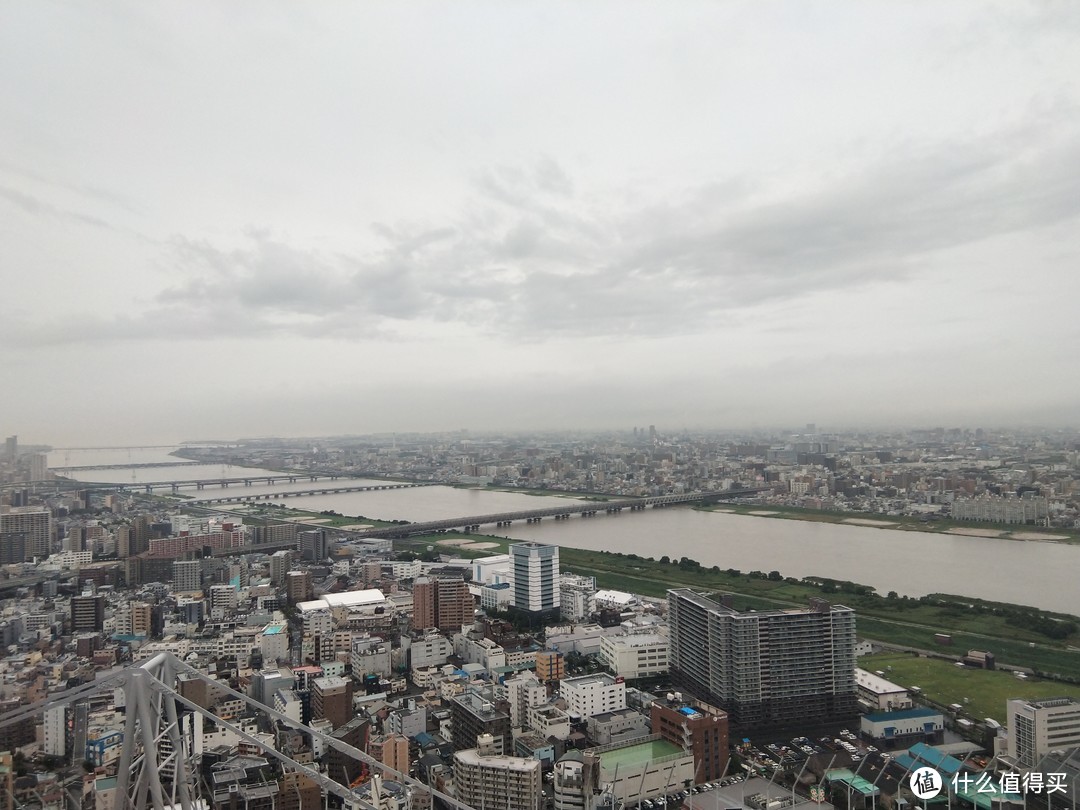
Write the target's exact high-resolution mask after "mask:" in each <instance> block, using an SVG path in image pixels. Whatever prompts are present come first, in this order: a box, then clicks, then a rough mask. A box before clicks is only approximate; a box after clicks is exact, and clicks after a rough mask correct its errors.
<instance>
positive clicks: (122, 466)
mask: <svg viewBox="0 0 1080 810" xmlns="http://www.w3.org/2000/svg"><path fill="white" fill-rule="evenodd" d="M198 464H206V462H204V461H185V460H183V459H178V460H177V461H147V462H143V463H142V464H83V465H81V466H72V467H50V468H49V469H50V470H52V471H53V472H58V473H69V472H87V471H89V470H143V469H147V468H150V467H190V466H192V465H198Z"/></svg>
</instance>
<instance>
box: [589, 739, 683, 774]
mask: <svg viewBox="0 0 1080 810" xmlns="http://www.w3.org/2000/svg"><path fill="white" fill-rule="evenodd" d="M681 753H683V750H682V749H681V748H680V747H679V746H677V745H675V743H671V742H668V741H667V740H646V741H645V742H639V743H633V742H632V743H630V744H628V745H621V746H618V747H615V748H612V749H611V750H609V751H601V752H600V764H601V766H602V767H603V768H604V769H605V770H610V769H613V768H615V767H632V766H634V765H643V764H644V763H646V762H651V761H653V760H657V759H661V758H663V757H670V756H673V755H675V754H681Z"/></svg>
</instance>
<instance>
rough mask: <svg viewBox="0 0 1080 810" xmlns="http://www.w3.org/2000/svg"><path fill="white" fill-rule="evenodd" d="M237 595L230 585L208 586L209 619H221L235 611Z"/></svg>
mask: <svg viewBox="0 0 1080 810" xmlns="http://www.w3.org/2000/svg"><path fill="white" fill-rule="evenodd" d="M237 604H238V594H237V593H236V588H234V587H233V586H232V585H211V586H210V618H212V619H223V618H225V617H226V616H228V615H229V614H230V613H233V612H235V611H236V607H237Z"/></svg>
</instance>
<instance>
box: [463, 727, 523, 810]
mask: <svg viewBox="0 0 1080 810" xmlns="http://www.w3.org/2000/svg"><path fill="white" fill-rule="evenodd" d="M475 746H476V747H475V748H468V749H463V750H459V751H458V752H457V753H456V754H454V795H455V798H456V799H457V800H458V801H460V802H462V803H464V804H466V805H468V806H469V807H475V808H484V807H491V808H495V807H497V808H499V809H500V810H541V807H543V801H544V791H543V783H542V782H541V773H542V771H541V764H540V760H539V759H535V758H533V757H528V758H526V757H508V756H503V755H502V754H499V753H498V752H497V750H496V745H495V742H494V740H493V739H492V737H491V736H490V735H482V736H481V737H480V738H479V739H478V740H477V741H476V743H475Z"/></svg>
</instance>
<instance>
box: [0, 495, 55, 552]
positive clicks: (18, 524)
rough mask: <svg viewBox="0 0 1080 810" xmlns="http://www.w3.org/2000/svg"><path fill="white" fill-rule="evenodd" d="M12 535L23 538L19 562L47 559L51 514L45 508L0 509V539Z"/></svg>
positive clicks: (51, 532)
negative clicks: (39, 558)
mask: <svg viewBox="0 0 1080 810" xmlns="http://www.w3.org/2000/svg"><path fill="white" fill-rule="evenodd" d="M14 534H18V535H22V538H23V539H22V542H23V560H20V562H23V561H30V560H32V559H34V558H35V557H48V556H49V555H50V554H51V553H52V535H53V522H52V512H50V511H49V509H48V507H45V506H11V507H7V506H2V507H0V538H5V539H6V536H7V535H14ZM9 542H15V541H9ZM0 553H3V552H0ZM10 555H11V552H8V556H10Z"/></svg>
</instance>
